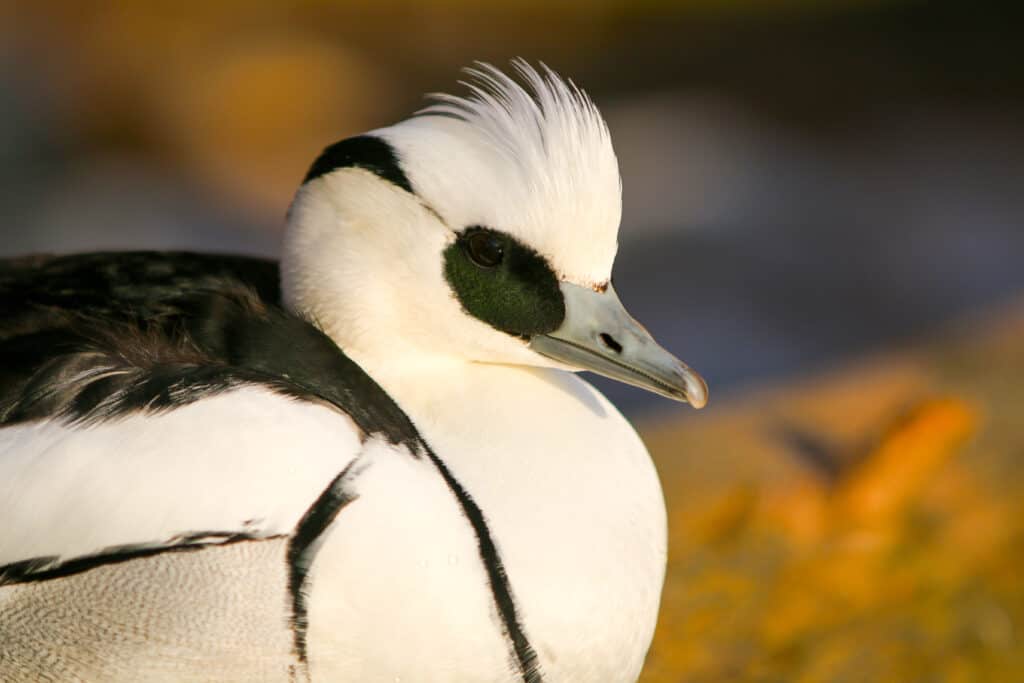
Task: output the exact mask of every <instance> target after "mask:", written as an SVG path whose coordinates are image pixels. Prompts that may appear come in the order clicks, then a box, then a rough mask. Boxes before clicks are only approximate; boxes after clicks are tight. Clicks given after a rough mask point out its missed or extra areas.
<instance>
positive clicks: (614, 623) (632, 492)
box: [321, 365, 666, 682]
mask: <svg viewBox="0 0 1024 683" xmlns="http://www.w3.org/2000/svg"><path fill="white" fill-rule="evenodd" d="M415 380H416V381H415V384H414V385H413V382H412V380H411V379H410V380H409V385H407V386H406V387H404V388H403V387H396V386H395V385H394V383H393V382H392V383H390V384H389V383H387V382H386V381H385V386H386V387H387V388H388V390H389V392H391V393H392V394H393V395H395V394H397V395H398V398H399V402H400V403H401V404H402V407H403V408H404V409H405V410H406V411H407V412H408V413H409V415H410V416H411V417H412V419H413V421H414V422H415V423H416V425H417V427H418V428H419V429H420V430H421V432H422V433H423V435H424V437H425V438H426V440H427V441H428V443H430V444H431V445H432V446H433V448H434V449H435V451H436V452H437V453H438V454H440V455H441V457H443V458H444V460H445V462H446V463H447V464H448V466H449V467H450V469H451V470H452V473H453V474H454V475H455V477H456V478H458V479H459V481H461V483H462V485H463V486H464V487H465V488H466V490H467V491H468V492H469V493H470V495H472V496H473V498H474V499H475V500H476V502H477V503H478V504H479V506H480V508H481V509H482V510H483V513H484V515H485V516H486V518H487V522H488V525H489V527H490V530H491V534H492V536H493V537H494V539H495V542H496V543H497V546H498V551H499V552H500V554H501V556H502V559H503V560H504V563H505V568H506V570H507V572H508V576H509V581H510V583H511V587H512V590H513V593H514V596H515V598H516V600H517V603H518V606H519V610H520V617H521V620H522V623H523V625H524V628H525V631H526V634H527V636H528V637H529V638H530V640H531V643H532V644H533V646H534V648H535V649H536V651H537V653H538V655H539V657H540V662H541V667H542V671H543V673H544V675H545V680H549V681H561V680H573V681H602V682H604V681H608V682H612V681H634V680H636V678H637V676H638V675H639V671H640V668H641V666H642V664H643V658H644V655H645V654H646V651H647V648H648V646H649V644H650V639H651V637H652V634H653V631H654V625H655V621H656V617H657V609H658V601H659V598H660V593H661V586H662V581H663V578H664V568H665V559H666V522H665V509H664V502H663V498H662V494H661V489H660V485H659V483H658V479H657V474H656V472H655V470H654V467H653V464H652V463H651V460H650V457H649V456H648V454H647V451H646V449H645V448H644V446H643V444H642V442H641V441H640V440H639V438H638V437H637V436H636V434H635V432H634V431H633V429H632V428H631V427H630V426H629V424H628V423H627V422H626V421H625V419H624V418H622V416H621V415H620V414H619V413H618V411H617V410H616V409H615V408H614V407H613V406H612V405H611V404H610V403H608V401H607V400H606V399H605V398H604V397H603V396H602V395H601V394H600V393H599V392H597V391H596V390H595V389H593V387H591V386H590V385H588V384H586V383H585V382H583V381H582V380H580V379H578V378H577V377H575V376H573V375H568V374H566V373H561V372H554V371H543V370H533V369H522V368H511V367H506V366H485V365H474V366H472V372H469V373H466V374H465V375H464V376H453V375H451V374H450V373H449V374H448V375H446V376H445V377H443V378H442V377H432V378H423V377H417V378H415ZM411 386H415V387H424V389H423V390H422V391H416V390H408V388H409V387H411ZM403 389H405V390H403ZM381 495H388V494H387V493H385V492H384V491H381ZM449 497H450V496H449ZM367 498H369V496H367ZM409 499H410V498H409V497H405V498H403V497H398V498H394V499H393V505H396V506H397V505H402V504H403V503H404V502H405V501H407V500H409ZM381 505H383V506H384V507H387V506H388V504H384V503H382V504H381ZM441 507H443V506H440V505H439V506H438V507H437V508H436V509H430V510H429V512H428V511H427V510H424V516H425V519H424V518H419V519H416V520H405V521H404V522H399V521H397V520H395V519H392V522H391V523H394V524H409V526H407V527H404V528H403V529H402V531H401V532H399V533H400V534H401V538H403V539H404V540H405V541H406V542H409V543H410V544H411V545H410V547H411V548H418V550H417V551H415V552H416V553H420V552H422V553H425V555H424V556H423V557H427V558H428V563H427V565H426V567H424V566H421V567H419V568H418V569H419V570H423V569H426V568H428V567H432V566H433V567H434V569H435V570H439V574H444V573H446V572H450V573H451V575H450V578H451V580H452V581H454V582H458V583H460V584H461V585H462V586H463V587H462V590H461V592H459V594H460V595H464V596H470V592H469V591H470V590H471V589H470V587H471V586H474V587H475V586H480V587H481V590H483V586H484V585H485V584H484V583H483V582H484V579H483V578H482V577H481V576H480V575H479V573H478V570H477V566H478V561H477V560H476V558H477V555H476V549H475V547H472V546H471V545H470V544H467V543H465V542H463V543H461V545H460V544H456V543H455V542H454V541H450V540H445V541H444V542H442V543H437V544H436V545H435V542H436V541H439V540H442V539H448V538H449V536H450V534H451V531H452V530H454V529H458V528H460V526H461V528H465V523H464V521H463V522H462V523H461V525H460V524H459V521H458V519H456V517H457V516H458V513H457V512H451V511H445V512H442V511H441ZM412 514H415V513H412ZM369 523H370V522H369V521H368V522H367V524H369ZM418 534H423V536H422V538H421V539H420V540H419V541H417V540H416V537H417V535H418ZM341 537H342V535H340V534H339V536H338V538H339V542H340V538H341ZM417 556H418V555H417ZM411 559H412V558H411V557H407V558H406V561H408V560H411ZM434 563H438V564H440V567H437V566H436V565H435V564H434ZM326 566H327V565H326V563H325V564H323V565H322V566H321V568H322V569H323V568H325V567H326ZM450 596H451V594H448V593H446V594H445V599H450ZM436 597H437V596H433V595H427V592H426V591H424V592H423V593H422V594H417V593H416V591H413V592H412V593H411V594H409V595H407V596H404V600H405V604H406V605H407V606H409V607H410V608H418V606H424V605H427V604H429V603H430V602H431V601H432V600H434V599H435V598H436ZM486 599H488V596H487V594H486V593H485V594H484V595H483V596H482V597H481V596H478V595H476V594H473V595H472V600H473V601H474V603H473V604H475V605H476V613H479V610H481V609H484V610H486V609H487V606H486V604H481V603H480V602H479V601H480V600H484V601H486ZM465 606H466V607H467V608H469V607H471V606H472V605H470V604H468V603H467V604H466V605H465ZM424 609H425V610H426V609H427V608H426V607H424ZM490 613H491V614H492V617H493V607H492V608H490ZM467 614H469V612H467ZM490 622H491V623H492V626H491V628H490V629H484V630H485V631H490V630H493V623H494V622H495V619H494V618H491V619H490ZM467 625H468V624H467ZM424 645H425V646H426V647H428V648H429V647H430V645H429V643H424ZM482 670H490V669H482ZM416 680H419V679H416ZM451 680H455V679H451Z"/></svg>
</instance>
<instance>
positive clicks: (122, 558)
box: [0, 532, 284, 586]
mask: <svg viewBox="0 0 1024 683" xmlns="http://www.w3.org/2000/svg"><path fill="white" fill-rule="evenodd" d="M191 538H201V539H204V540H202V541H201V542H194V541H191V540H189V539H191ZM279 538H284V536H283V535H274V536H256V535H252V534H246V533H232V532H202V533H189V534H186V535H183V536H181V537H176V538H175V539H174V541H173V542H172V543H170V544H165V545H157V544H136V545H124V546H114V547H111V548H105V549H103V550H101V551H100V552H98V553H94V554H92V555H82V556H81V557H75V558H72V559H70V560H65V561H61V560H60V558H58V557H56V556H50V557H35V558H32V559H29V560H22V561H20V562H14V563H11V564H7V565H4V566H2V567H0V586H10V585H14V584H19V583H38V582H40V581H51V580H53V579H62V578H64V577H66V576H73V575H75V574H81V573H83V572H87V571H89V570H90V569H96V568H97V567H105V566H108V565H112V564H121V563H124V562H129V561H131V560H139V559H143V558H146V557H153V556H155V555H163V554H164V553H190V552H195V551H197V550H203V549H204V548H209V547H211V546H213V547H222V546H226V545H232V544H235V543H241V542H243V541H270V540H274V539H279ZM206 539H216V540H206Z"/></svg>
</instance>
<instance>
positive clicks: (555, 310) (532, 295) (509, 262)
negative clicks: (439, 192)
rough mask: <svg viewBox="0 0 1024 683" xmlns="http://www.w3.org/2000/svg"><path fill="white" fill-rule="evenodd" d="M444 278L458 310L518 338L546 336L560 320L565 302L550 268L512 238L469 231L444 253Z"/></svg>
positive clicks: (474, 229)
mask: <svg viewBox="0 0 1024 683" xmlns="http://www.w3.org/2000/svg"><path fill="white" fill-rule="evenodd" d="M444 274H445V277H446V278H447V279H448V283H449V284H450V285H451V288H452V290H453V291H454V292H455V296H456V297H458V299H459V302H460V303H461V304H462V308H463V309H465V311H466V312H467V313H469V314H470V315H472V316H473V317H475V318H478V319H480V320H482V321H484V322H485V323H487V324H488V325H491V326H492V327H494V328H496V329H498V330H501V331H502V332H506V333H508V334H511V335H515V336H517V337H524V338H529V337H532V336H533V335H535V334H544V333H547V332H551V331H552V330H555V329H557V328H558V326H559V325H561V324H562V321H563V319H564V318H565V302H564V301H563V299H562V291H561V290H560V289H559V287H558V278H556V277H555V273H554V271H552V270H551V266H549V265H548V262H547V261H546V260H545V259H544V257H542V256H541V255H540V254H538V253H537V252H535V251H534V250H533V249H530V248H529V247H527V246H526V245H524V244H522V243H520V242H519V241H517V240H516V239H515V238H513V237H512V236H510V235H507V234H505V233H503V232H498V231H497V230H491V229H489V228H482V227H471V228H466V229H465V230H463V231H462V232H461V233H459V236H458V238H457V239H456V240H455V242H454V243H452V245H451V246H449V247H448V248H447V249H445V252H444Z"/></svg>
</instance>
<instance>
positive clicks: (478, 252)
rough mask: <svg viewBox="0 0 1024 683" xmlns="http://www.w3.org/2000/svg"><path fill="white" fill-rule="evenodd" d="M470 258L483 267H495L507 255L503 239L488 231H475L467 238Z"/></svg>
mask: <svg viewBox="0 0 1024 683" xmlns="http://www.w3.org/2000/svg"><path fill="white" fill-rule="evenodd" d="M466 243H467V246H468V248H469V258H471V259H473V263H475V264H477V265H478V266H480V267H481V268H494V267H495V266H497V265H498V264H500V263H501V260H502V259H503V258H504V257H505V247H504V246H503V245H502V243H501V240H500V239H499V238H498V237H497V236H496V235H492V234H491V233H488V232H474V233H473V234H472V235H470V236H469V238H468V239H467V240H466Z"/></svg>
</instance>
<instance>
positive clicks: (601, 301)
mask: <svg viewBox="0 0 1024 683" xmlns="http://www.w3.org/2000/svg"><path fill="white" fill-rule="evenodd" d="M561 290H562V296H563V297H564V299H565V320H564V321H563V322H562V325H561V326H560V327H559V328H558V329H557V330H554V331H553V332H550V333H548V334H538V335H535V336H533V337H532V338H531V340H530V348H531V349H533V350H534V351H536V352H537V353H539V354H541V355H542V356H546V357H548V358H550V359H552V360H556V361H558V362H560V363H563V364H565V365H569V366H571V367H573V368H575V369H578V370H589V371H590V372H596V373H597V374H599V375H604V376H605V377H610V378H611V379H615V380H618V381H620V382H624V383H626V384H631V385H633V386H636V387H640V388H641V389H647V390H648V391H653V392H654V393H656V394H660V395H661V396H665V397H667V398H671V399H673V400H676V401H683V402H686V403H689V404H690V405H692V406H693V407H694V408H703V407H704V405H705V404H706V403H707V401H708V387H707V384H706V383H705V382H704V379H703V378H702V377H701V376H700V375H698V374H697V373H696V372H694V371H693V370H691V369H690V368H689V367H688V366H687V365H686V364H685V363H683V362H682V361H681V360H679V359H678V358H676V357H675V356H673V355H672V354H671V353H669V352H668V351H666V350H665V349H663V348H662V347H661V346H660V345H659V344H658V342H656V341H654V338H653V337H651V335H650V333H649V332H648V331H647V330H645V329H644V327H643V326H642V325H641V324H640V323H638V322H637V321H636V320H634V319H633V318H632V316H630V315H629V313H627V312H626V309H625V307H623V305H622V302H621V301H619V297H618V295H617V294H616V293H615V289H614V288H613V287H612V286H611V284H609V285H608V287H607V289H605V290H604V291H601V292H599V291H595V290H593V289H588V288H587V287H581V286H579V285H574V284H571V283H568V282H563V283H562V284H561Z"/></svg>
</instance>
